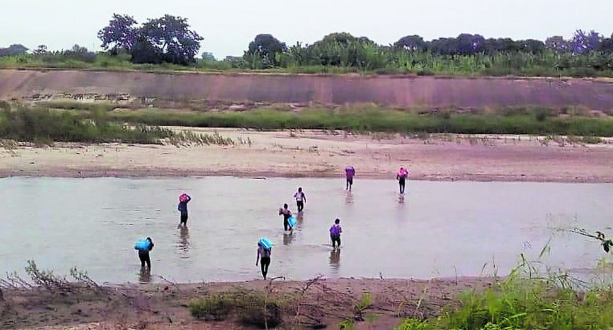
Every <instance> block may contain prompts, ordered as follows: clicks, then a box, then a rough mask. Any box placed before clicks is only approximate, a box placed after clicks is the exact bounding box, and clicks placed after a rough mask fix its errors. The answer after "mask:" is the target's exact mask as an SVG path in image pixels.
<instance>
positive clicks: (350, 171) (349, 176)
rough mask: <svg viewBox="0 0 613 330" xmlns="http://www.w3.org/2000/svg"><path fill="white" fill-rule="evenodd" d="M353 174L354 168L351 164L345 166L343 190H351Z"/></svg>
mask: <svg viewBox="0 0 613 330" xmlns="http://www.w3.org/2000/svg"><path fill="white" fill-rule="evenodd" d="M354 176H355V168H353V166H351V165H350V166H347V167H346V168H345V178H346V179H347V182H346V185H345V190H349V191H351V186H352V185H353V177H354Z"/></svg>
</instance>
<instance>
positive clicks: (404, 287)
mask: <svg viewBox="0 0 613 330" xmlns="http://www.w3.org/2000/svg"><path fill="white" fill-rule="evenodd" d="M491 283H492V279H488V278H460V279H449V280H431V281H414V280H393V279H385V280H382V279H376V280H375V279H338V280H326V279H315V280H312V281H307V282H290V281H284V280H282V279H278V280H274V281H272V282H271V281H252V282H242V283H200V284H173V283H167V284H158V285H122V286H115V287H104V288H102V289H101V290H98V291H95V290H91V289H80V290H77V291H75V292H73V293H68V294H65V295H59V294H52V293H49V292H47V291H37V290H5V291H4V301H0V315H1V316H2V317H0V327H1V328H2V329H53V330H55V329H173V330H174V329H250V328H253V327H249V326H244V325H241V324H240V322H237V320H236V319H234V318H232V317H229V318H228V319H227V320H224V321H221V322H205V321H202V320H197V319H195V318H194V317H192V316H191V315H190V312H189V309H188V308H187V306H188V304H189V303H190V302H193V301H194V300H196V299H198V298H202V297H205V296H206V295H207V294H212V293H226V294H238V295H245V294H248V293H252V294H256V295H266V296H267V297H268V298H267V299H269V301H271V302H272V301H279V302H280V301H284V303H283V305H284V307H283V308H282V318H283V324H282V325H281V326H280V327H279V328H282V329H291V328H295V327H296V326H298V325H301V326H302V327H303V328H308V326H313V325H315V324H320V325H326V326H328V328H330V329H335V328H337V327H338V325H337V324H338V323H339V322H341V321H342V320H345V319H352V318H355V317H356V315H355V314H356V312H355V309H354V306H356V305H357V304H358V303H359V302H360V301H362V300H363V298H364V293H365V292H368V293H369V294H370V296H371V303H370V305H369V306H368V307H367V308H365V309H364V311H363V314H362V316H364V318H365V319H364V321H356V322H355V327H354V329H391V328H393V327H394V326H396V325H398V324H399V323H400V322H401V321H402V319H403V318H405V317H409V316H410V317H418V318H422V317H432V316H436V315H438V313H440V311H441V308H442V307H453V306H456V305H457V303H458V301H457V299H456V298H457V295H458V294H459V293H461V292H464V291H466V290H468V289H477V290H479V289H482V288H484V287H487V286H489V285H491ZM370 316H372V317H370Z"/></svg>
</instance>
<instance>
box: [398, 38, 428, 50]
mask: <svg viewBox="0 0 613 330" xmlns="http://www.w3.org/2000/svg"><path fill="white" fill-rule="evenodd" d="M394 47H395V48H403V49H406V50H409V51H423V50H425V49H426V42H425V41H424V38H422V37H420V36H418V35H411V36H405V37H402V38H400V39H398V41H396V43H394Z"/></svg>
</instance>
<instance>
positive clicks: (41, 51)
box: [34, 45, 47, 55]
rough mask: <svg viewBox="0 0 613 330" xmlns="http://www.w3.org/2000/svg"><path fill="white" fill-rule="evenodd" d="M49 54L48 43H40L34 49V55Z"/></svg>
mask: <svg viewBox="0 0 613 330" xmlns="http://www.w3.org/2000/svg"><path fill="white" fill-rule="evenodd" d="M44 54H47V46H46V45H38V47H36V49H35V50H34V55H44Z"/></svg>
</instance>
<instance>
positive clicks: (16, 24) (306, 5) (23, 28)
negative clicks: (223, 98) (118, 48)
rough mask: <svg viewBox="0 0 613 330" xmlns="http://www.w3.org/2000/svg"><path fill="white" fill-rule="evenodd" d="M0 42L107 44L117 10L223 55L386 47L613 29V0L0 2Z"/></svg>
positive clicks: (52, 45)
mask: <svg viewBox="0 0 613 330" xmlns="http://www.w3.org/2000/svg"><path fill="white" fill-rule="evenodd" d="M0 2H2V3H3V4H2V10H1V11H0V47H6V46H8V45H10V44H14V43H21V44H23V45H25V46H26V47H28V48H31V49H33V48H36V46H37V45H39V44H45V45H47V46H48V47H49V49H52V50H56V49H68V48H71V47H72V46H73V45H74V44H79V45H81V46H85V47H87V48H90V49H99V45H100V42H99V40H98V39H97V37H96V34H97V32H98V30H100V29H101V28H102V27H104V26H105V25H106V24H107V23H108V21H109V20H110V18H111V15H112V14H113V13H120V14H129V15H132V16H134V17H135V18H136V20H137V21H138V22H139V23H140V22H143V21H144V20H146V19H147V18H154V17H160V16H162V15H164V14H171V15H176V16H182V17H186V18H188V20H189V23H190V24H191V26H192V28H193V29H194V30H196V31H197V32H198V33H199V34H200V35H201V36H202V37H204V41H203V42H202V48H201V51H207V52H212V53H213V54H214V55H215V56H216V57H217V58H223V57H225V56H226V55H242V53H243V50H244V49H246V48H247V45H248V44H249V41H251V40H253V38H254V37H255V35H256V34H259V33H270V34H272V35H274V36H275V37H277V38H278V39H280V40H281V41H284V42H286V43H287V44H288V45H292V44H295V43H296V41H301V42H303V43H313V42H314V41H317V40H319V39H321V38H322V37H323V36H324V35H326V34H328V33H331V32H349V33H351V34H353V35H355V36H367V37H369V38H370V39H372V40H374V41H376V42H378V43H380V44H390V43H393V42H395V41H396V40H398V39H399V38H400V37H402V36H405V35H409V34H419V35H421V36H423V37H424V38H425V39H427V40H430V39H433V38H438V37H450V36H457V35H458V34H460V33H463V32H467V33H479V34H482V35H484V36H485V37H486V38H487V37H511V38H513V39H528V38H534V39H540V40H544V39H545V38H546V37H548V36H552V35H563V36H565V37H569V36H571V35H572V33H573V31H575V30H576V29H583V30H596V31H598V32H600V33H602V34H604V35H606V36H610V35H611V33H612V32H613V19H612V18H611V17H612V16H613V0H583V1H580V0H428V1H413V0H377V1H365V0H309V1H304V0H303V1H291V0H260V1H257V0H227V1H219V0H215V1H213V0H102V1H89V0H81V1H75V0H0Z"/></svg>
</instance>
